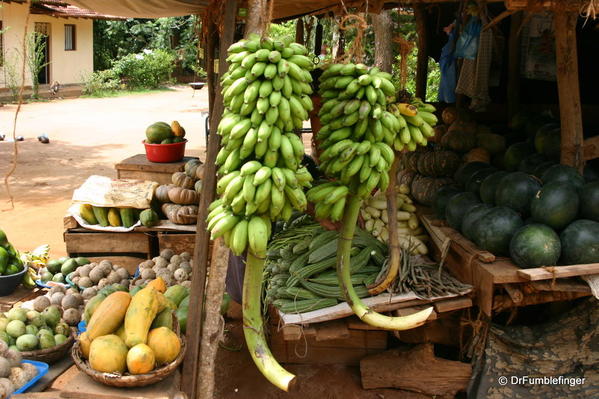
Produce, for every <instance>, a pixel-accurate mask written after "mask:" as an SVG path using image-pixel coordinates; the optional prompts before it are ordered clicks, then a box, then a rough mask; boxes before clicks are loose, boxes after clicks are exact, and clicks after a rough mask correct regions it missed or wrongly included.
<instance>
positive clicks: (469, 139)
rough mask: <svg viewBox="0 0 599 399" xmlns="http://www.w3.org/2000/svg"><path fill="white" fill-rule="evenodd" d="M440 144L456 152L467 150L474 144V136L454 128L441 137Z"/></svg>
mask: <svg viewBox="0 0 599 399" xmlns="http://www.w3.org/2000/svg"><path fill="white" fill-rule="evenodd" d="M450 129H451V128H450ZM441 145H442V146H443V147H445V148H449V149H450V150H454V151H457V152H468V151H470V150H471V149H473V148H474V147H475V146H476V136H475V135H474V134H470V133H467V132H466V131H465V130H461V129H458V128H456V129H453V130H449V131H448V132H447V133H446V134H445V135H444V136H443V138H441Z"/></svg>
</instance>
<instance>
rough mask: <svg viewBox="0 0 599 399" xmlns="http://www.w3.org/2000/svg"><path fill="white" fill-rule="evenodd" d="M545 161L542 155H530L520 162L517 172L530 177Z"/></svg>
mask: <svg viewBox="0 0 599 399" xmlns="http://www.w3.org/2000/svg"><path fill="white" fill-rule="evenodd" d="M546 161H547V160H546V159H545V156H544V155H543V154H530V155H528V156H527V157H526V158H524V159H523V160H522V162H520V164H519V165H518V170H519V171H520V172H524V173H528V174H529V175H532V174H534V172H535V168H536V167H537V166H539V165H540V164H542V163H543V162H546Z"/></svg>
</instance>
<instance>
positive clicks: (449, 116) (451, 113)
mask: <svg viewBox="0 0 599 399" xmlns="http://www.w3.org/2000/svg"><path fill="white" fill-rule="evenodd" d="M457 118H458V110H457V109H456V107H447V108H445V109H444V110H443V112H442V113H441V119H443V123H445V124H446V125H451V124H452V123H453V122H454V121H455V120H456V119H457Z"/></svg>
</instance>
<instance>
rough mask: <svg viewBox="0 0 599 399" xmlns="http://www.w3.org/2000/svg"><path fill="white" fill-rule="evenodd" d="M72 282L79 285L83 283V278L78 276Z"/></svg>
mask: <svg viewBox="0 0 599 399" xmlns="http://www.w3.org/2000/svg"><path fill="white" fill-rule="evenodd" d="M71 281H72V282H73V284H77V285H79V281H81V277H79V276H77V277H72V278H71Z"/></svg>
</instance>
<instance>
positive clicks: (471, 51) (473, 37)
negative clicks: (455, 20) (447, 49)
mask: <svg viewBox="0 0 599 399" xmlns="http://www.w3.org/2000/svg"><path fill="white" fill-rule="evenodd" d="M481 29H482V22H481V20H480V18H478V17H471V18H470V20H469V21H468V23H467V24H466V26H465V27H464V30H463V31H462V33H461V34H460V37H459V38H458V43H457V44H456V49H455V56H456V58H464V59H467V60H475V59H476V53H477V52H478V37H479V36H480V30H481Z"/></svg>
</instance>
